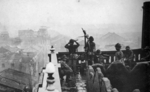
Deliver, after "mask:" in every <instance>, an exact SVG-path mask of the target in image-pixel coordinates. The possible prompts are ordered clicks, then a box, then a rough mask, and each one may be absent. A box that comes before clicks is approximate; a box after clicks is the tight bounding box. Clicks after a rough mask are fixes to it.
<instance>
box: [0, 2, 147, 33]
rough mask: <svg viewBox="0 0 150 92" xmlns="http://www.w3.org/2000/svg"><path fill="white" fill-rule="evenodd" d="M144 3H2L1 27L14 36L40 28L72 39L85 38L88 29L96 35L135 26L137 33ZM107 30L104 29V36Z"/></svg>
mask: <svg viewBox="0 0 150 92" xmlns="http://www.w3.org/2000/svg"><path fill="white" fill-rule="evenodd" d="M144 1H145V0H80V1H79V0H0V24H1V25H3V26H5V27H6V30H8V31H9V32H10V34H11V36H15V35H16V32H17V31H18V30H22V29H33V30H38V29H39V28H40V26H47V27H49V29H52V30H56V31H58V32H60V33H63V34H66V35H70V36H74V35H75V34H76V35H81V33H82V31H81V28H82V27H83V28H85V29H87V30H88V28H89V27H91V29H93V30H90V31H93V32H94V29H95V30H96V29H101V28H103V27H105V28H107V27H108V29H109V27H110V25H114V26H113V29H112V30H113V31H114V32H118V31H119V30H118V28H119V27H120V25H121V26H125V27H126V26H128V25H129V26H131V25H133V26H134V27H133V29H132V30H134V28H135V29H137V28H138V30H137V31H141V27H142V15H143V10H142V6H143V2H144ZM139 25H140V26H139ZM74 31H76V32H74ZM104 31H105V30H104ZM104 31H101V30H100V32H101V33H103V32H104ZM127 31H128V30H127ZM73 32H74V33H73ZM96 32H97V31H96Z"/></svg>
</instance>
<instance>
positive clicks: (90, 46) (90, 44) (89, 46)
mask: <svg viewBox="0 0 150 92" xmlns="http://www.w3.org/2000/svg"><path fill="white" fill-rule="evenodd" d="M95 50H96V45H95V42H94V38H93V37H92V36H90V37H89V39H88V41H87V43H86V44H85V51H86V53H87V57H88V61H89V63H88V65H92V64H94V61H93V59H94V52H95Z"/></svg>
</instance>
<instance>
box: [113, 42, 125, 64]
mask: <svg viewBox="0 0 150 92" xmlns="http://www.w3.org/2000/svg"><path fill="white" fill-rule="evenodd" d="M115 48H116V51H117V52H116V53H115V61H116V62H122V63H123V57H124V54H123V52H122V51H121V44H120V43H117V44H116V45H115Z"/></svg>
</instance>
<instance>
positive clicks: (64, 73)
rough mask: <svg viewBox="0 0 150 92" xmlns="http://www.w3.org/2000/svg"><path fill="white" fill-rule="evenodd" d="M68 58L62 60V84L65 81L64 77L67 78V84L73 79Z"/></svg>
mask: <svg viewBox="0 0 150 92" xmlns="http://www.w3.org/2000/svg"><path fill="white" fill-rule="evenodd" d="M66 61H67V58H65V57H63V58H62V60H60V61H59V62H60V64H61V68H60V69H59V74H60V78H61V84H62V81H63V80H64V78H63V77H64V76H66V83H68V82H69V81H70V80H71V79H70V77H71V75H72V73H73V71H72V69H71V68H70V67H69V65H68V64H67V63H66Z"/></svg>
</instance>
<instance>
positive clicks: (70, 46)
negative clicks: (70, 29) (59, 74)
mask: <svg viewBox="0 0 150 92" xmlns="http://www.w3.org/2000/svg"><path fill="white" fill-rule="evenodd" d="M74 43H76V44H74ZM79 46H80V44H79V43H78V42H77V41H76V40H73V39H70V41H69V42H68V43H67V44H66V45H65V48H67V49H68V50H69V53H70V54H75V52H76V50H77V48H78V47H79Z"/></svg>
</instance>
